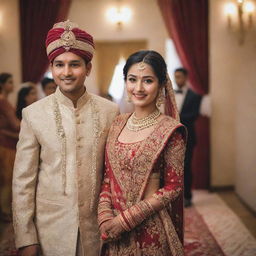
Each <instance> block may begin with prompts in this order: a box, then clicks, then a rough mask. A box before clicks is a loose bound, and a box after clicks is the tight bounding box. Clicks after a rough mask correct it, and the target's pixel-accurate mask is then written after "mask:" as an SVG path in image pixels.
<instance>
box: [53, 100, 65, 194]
mask: <svg viewBox="0 0 256 256" xmlns="http://www.w3.org/2000/svg"><path fill="white" fill-rule="evenodd" d="M53 111H54V118H55V123H56V128H57V134H58V136H59V140H60V143H61V158H62V161H61V173H62V186H63V193H64V195H67V192H66V180H67V177H66V162H67V153H66V144H67V140H66V135H65V131H64V128H63V125H62V117H61V113H60V108H59V104H58V101H57V98H56V97H53Z"/></svg>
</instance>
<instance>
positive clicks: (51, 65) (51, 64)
mask: <svg viewBox="0 0 256 256" xmlns="http://www.w3.org/2000/svg"><path fill="white" fill-rule="evenodd" d="M49 67H50V71H52V67H53V62H52V61H51V62H50V65H49Z"/></svg>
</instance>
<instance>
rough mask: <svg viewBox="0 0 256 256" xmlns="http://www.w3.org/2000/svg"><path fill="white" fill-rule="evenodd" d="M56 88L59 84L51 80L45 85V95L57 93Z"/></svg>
mask: <svg viewBox="0 0 256 256" xmlns="http://www.w3.org/2000/svg"><path fill="white" fill-rule="evenodd" d="M56 88H57V85H56V84H55V83H54V82H49V83H48V84H46V85H45V87H44V93H45V95H46V96H48V95H51V94H53V93H55V91H56Z"/></svg>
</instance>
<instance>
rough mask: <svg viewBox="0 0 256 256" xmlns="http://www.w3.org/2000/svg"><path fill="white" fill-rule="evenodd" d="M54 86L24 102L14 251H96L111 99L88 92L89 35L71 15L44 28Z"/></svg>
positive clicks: (59, 255)
mask: <svg viewBox="0 0 256 256" xmlns="http://www.w3.org/2000/svg"><path fill="white" fill-rule="evenodd" d="M46 48H47V55H48V58H49V60H50V67H51V71H52V74H53V78H54V80H55V82H56V84H57V85H58V88H57V90H56V92H55V93H54V94H52V95H50V96H48V97H46V98H44V99H42V100H40V101H38V102H36V103H34V104H32V105H30V106H29V107H27V108H25V109H24V110H23V120H22V124H21V131H20V136H19V138H20V139H19V142H18V145H17V154H16V160H15V167H14V176H13V224H14V230H15V242H16V247H17V248H19V251H20V255H22V256H32V255H33V256H34V255H39V251H41V252H40V253H41V254H42V255H44V256H75V255H79V256H81V255H82V256H84V255H86V256H96V255H98V253H99V242H100V238H99V232H98V224H97V204H98V193H99V189H100V183H101V177H102V169H103V161H104V146H105V141H106V137H107V134H108V130H109V128H110V125H111V123H112V121H113V119H114V117H115V116H116V115H117V114H118V112H119V111H118V107H117V105H116V104H114V103H112V102H110V101H108V100H106V99H103V98H101V97H99V96H96V95H93V94H90V93H88V92H86V88H85V86H84V81H85V79H86V77H87V76H89V74H90V71H91V67H92V65H91V59H92V57H93V51H94V43H93V38H92V36H91V35H89V34H88V33H86V32H85V31H83V30H80V29H79V28H78V27H77V25H76V24H74V23H71V22H69V21H65V22H60V23H57V24H55V26H54V27H53V28H52V29H51V30H50V31H49V32H48V35H47V40H46Z"/></svg>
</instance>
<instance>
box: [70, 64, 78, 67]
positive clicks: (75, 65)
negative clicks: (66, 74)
mask: <svg viewBox="0 0 256 256" xmlns="http://www.w3.org/2000/svg"><path fill="white" fill-rule="evenodd" d="M71 67H79V64H77V63H73V64H71Z"/></svg>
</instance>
